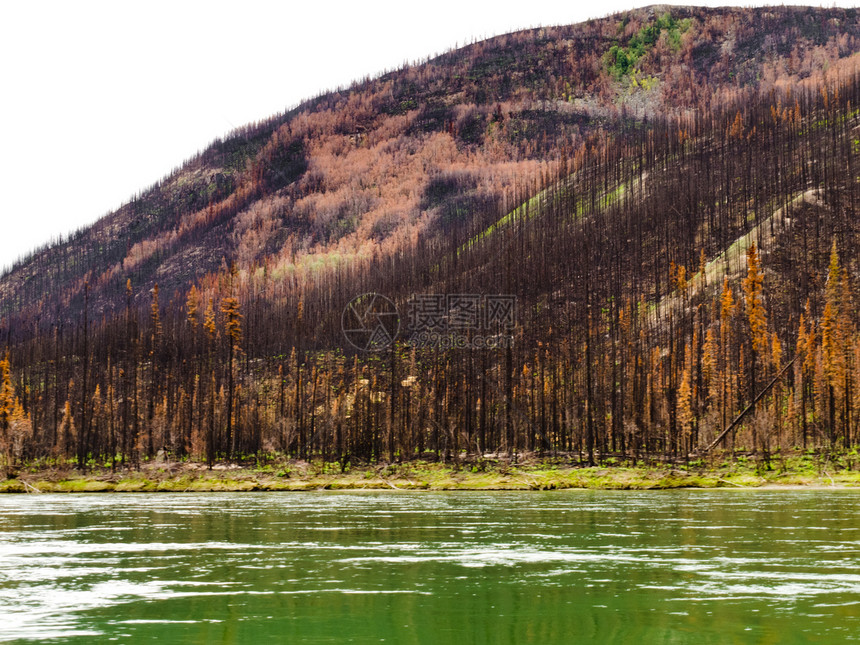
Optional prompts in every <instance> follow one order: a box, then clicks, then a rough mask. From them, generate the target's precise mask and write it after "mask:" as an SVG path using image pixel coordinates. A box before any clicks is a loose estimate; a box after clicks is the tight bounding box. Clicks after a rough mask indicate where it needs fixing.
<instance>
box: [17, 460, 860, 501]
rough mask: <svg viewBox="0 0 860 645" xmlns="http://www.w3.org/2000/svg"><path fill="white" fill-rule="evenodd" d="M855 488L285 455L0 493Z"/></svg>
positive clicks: (721, 471) (768, 473)
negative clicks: (290, 457)
mask: <svg viewBox="0 0 860 645" xmlns="http://www.w3.org/2000/svg"><path fill="white" fill-rule="evenodd" d="M852 487H857V488H860V456H858V454H857V453H856V451H852V452H850V453H841V454H834V453H829V454H824V453H815V452H812V451H805V452H799V451H798V452H792V453H784V454H775V455H770V456H767V457H763V456H761V455H758V456H755V455H746V454H735V455H731V454H728V453H726V454H722V455H719V454H717V455H713V456H711V457H710V458H709V459H708V460H697V461H689V462H679V463H672V462H666V461H661V460H649V461H645V460H629V459H628V460H618V459H614V458H608V459H606V460H604V461H603V462H602V463H601V464H599V465H597V466H582V465H578V463H577V462H576V460H575V459H571V458H566V459H559V458H546V457H539V456H537V455H529V456H520V457H519V458H518V459H517V460H515V461H512V460H509V459H507V458H482V459H477V460H470V461H460V462H451V461H449V462H435V461H411V462H404V463H392V464H363V465H353V464H349V463H347V464H340V463H322V462H306V461H299V460H288V459H271V460H267V461H265V462H264V461H261V460H254V459H251V460H248V461H246V462H221V463H216V464H214V465H213V467H212V468H211V469H210V468H208V467H207V465H206V464H204V463H199V462H189V461H170V460H167V459H164V458H160V459H155V460H150V461H146V462H144V463H143V464H141V465H140V468H136V469H132V468H120V467H117V468H116V469H115V470H112V469H111V468H110V467H109V465H106V466H104V467H99V466H94V467H92V468H90V469H89V471H88V472H86V473H84V472H81V471H78V470H76V469H75V468H74V464H73V463H70V462H69V463H48V462H36V463H32V464H30V465H27V466H21V467H19V468H18V469H16V470H15V471H13V472H9V473H7V478H6V479H5V480H3V481H0V493H23V494H38V493H108V492H117V493H120V492H127V493H134V492H180V493H181V492H247V491H270V492H276V491H317V490H429V491H456V490H461V491H518V490H522V491H525V490H562V489H577V488H578V489H593V490H667V489H678V488H708V489H712V488H734V489H741V488H747V489H754V488H852Z"/></svg>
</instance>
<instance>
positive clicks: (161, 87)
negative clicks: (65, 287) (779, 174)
mask: <svg viewBox="0 0 860 645" xmlns="http://www.w3.org/2000/svg"><path fill="white" fill-rule="evenodd" d="M694 2H695V0H692V1H691V2H690V4H692V3H694ZM695 3H696V4H709V5H712V6H718V5H721V4H726V3H725V2H704V1H699V2H695ZM647 4H652V3H650V2H641V1H640V2H634V1H632V0H626V1H617V0H609V1H604V2H590V3H589V2H581V1H578V0H564V1H558V0H555V1H549V0H526V1H525V2H523V1H522V0H517V1H516V2H510V1H508V0H498V1H495V2H481V3H480V4H472V3H468V2H466V1H464V0H459V1H457V0H437V1H435V2H431V3H428V2H415V3H408V2H403V1H402V0H395V1H390V0H353V1H352V2H345V3H340V2H326V1H316V2H314V1H313V0H300V1H299V2H296V1H295V0H293V1H292V2H262V1H259V0H238V1H234V2H230V3H226V2H221V1H219V0H209V1H194V2H180V1H177V0H174V1H173V2H162V1H155V2H153V1H147V2H126V1H121V2H117V1H115V0H114V1H113V2H93V1H86V0H76V1H75V2H68V1H61V2H35V1H34V2H30V1H16V2H14V3H13V2H10V3H5V4H4V5H3V6H2V8H0V191H2V198H0V268H2V267H5V266H8V265H9V264H11V263H12V262H13V261H14V260H15V259H16V258H18V257H19V256H21V255H23V254H26V253H27V252H28V251H30V250H31V249H32V248H34V247H35V246H37V245H39V244H42V243H44V242H46V241H48V240H49V239H51V238H52V237H54V236H56V235H58V234H60V233H63V234H65V233H68V232H69V231H71V230H74V229H76V228H79V227H80V226H83V225H86V224H88V223H91V222H93V221H95V220H96V219H98V218H99V217H101V216H102V215H104V214H105V213H107V212H108V211H110V210H112V209H114V208H116V207H117V206H119V205H121V204H122V203H124V202H125V201H127V200H128V199H129V198H130V197H131V196H132V195H133V194H134V193H136V192H137V191H139V190H140V189H143V188H145V187H147V186H149V185H151V184H152V183H154V182H155V181H157V180H158V179H160V178H161V177H163V176H164V175H166V174H167V173H169V172H170V171H171V170H172V169H173V168H174V167H176V166H178V165H180V164H181V163H182V162H183V161H184V160H185V159H187V158H188V157H190V156H192V155H194V154H195V152H197V151H198V150H200V149H202V148H205V147H206V145H207V144H208V143H209V142H210V141H212V140H213V139H214V138H216V137H218V136H221V135H223V134H225V133H227V132H229V131H230V130H232V129H233V127H235V126H240V125H243V124H245V123H248V122H250V121H257V120H261V119H264V118H266V117H268V116H271V115H272V114H275V113H278V112H282V111H284V110H285V109H287V108H289V107H293V106H294V105H295V104H297V103H298V102H300V101H301V100H303V99H305V98H309V97H312V96H315V95H316V94H318V93H320V91H322V90H325V89H328V88H333V87H336V86H338V85H347V84H349V82H350V81H352V80H353V79H356V78H361V77H364V76H365V75H371V76H375V75H376V74H378V73H379V72H381V71H383V70H387V69H394V68H397V67H399V66H400V65H401V64H402V63H403V62H404V61H414V60H418V59H423V58H425V57H426V56H428V55H431V54H435V53H441V52H443V51H445V50H447V49H450V48H452V47H454V46H455V45H458V44H459V45H462V44H464V43H467V42H470V41H472V40H475V39H481V38H484V37H488V36H492V35H496V34H501V33H506V32H509V31H514V30H516V29H521V28H526V27H531V26H538V25H555V24H567V23H574V22H580V21H582V20H586V19H588V18H592V17H602V16H605V15H607V14H609V13H613V12H615V11H621V10H625V9H630V8H632V7H633V6H645V5H647ZM683 4H687V3H683ZM752 4H765V3H760V2H754V3H752ZM769 4H782V3H779V2H777V3H769ZM809 4H813V3H812V2H810V3H809ZM815 4H817V3H815ZM833 4H834V3H827V4H826V5H825V6H832V5H833ZM835 4H836V5H838V6H853V5H854V4H855V3H854V2H837V3H835Z"/></svg>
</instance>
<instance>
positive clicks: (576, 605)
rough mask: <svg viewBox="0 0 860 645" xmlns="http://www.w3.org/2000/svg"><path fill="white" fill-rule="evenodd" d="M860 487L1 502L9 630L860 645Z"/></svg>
mask: <svg viewBox="0 0 860 645" xmlns="http://www.w3.org/2000/svg"><path fill="white" fill-rule="evenodd" d="M858 502H860V491H727V490H719V491H673V492H642V493H637V492H586V491H567V492H553V493H438V494H436V493H395V492H390V493H389V492H385V493H285V494H274V493H267V494H254V493H247V494H238V493H231V494H223V495H221V494H204V495H193V494H188V495H178V494H170V495H159V494H143V495H103V496H102V495H81V496H77V495H30V496H4V497H2V498H0V640H3V641H21V642H26V641H32V640H36V639H38V640H49V639H56V642H75V643H78V642H79V643H90V642H93V640H98V641H105V642H106V641H120V642H140V641H147V640H155V639H157V640H159V641H160V642H176V643H213V642H215V643H251V642H258V641H261V640H262V639H267V640H269V641H273V642H309V643H344V642H353V643H379V642H383V641H385V642H390V643H457V645H463V644H465V643H570V642H577V643H589V642H593V643H611V642H631V641H640V642H642V643H656V642H660V643H726V642H774V643H777V642H778V643H806V642H853V641H857V640H860V504H858Z"/></svg>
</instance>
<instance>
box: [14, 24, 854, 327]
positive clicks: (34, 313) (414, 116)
mask: <svg viewBox="0 0 860 645" xmlns="http://www.w3.org/2000/svg"><path fill="white" fill-rule="evenodd" d="M858 37H860V32H858V21H857V16H856V12H855V11H854V10H838V9H833V10H820V9H803V8H770V9H756V10H742V9H704V8H677V7H676V8H671V9H669V8H666V7H651V8H646V9H642V10H637V11H632V12H629V13H626V14H620V15H616V16H611V17H608V18H605V19H602V20H593V21H589V22H587V23H583V24H578V25H571V26H565V27H554V28H546V29H534V30H528V31H523V32H517V33H513V34H509V35H505V36H500V37H497V38H493V39H490V40H488V41H483V42H479V43H475V44H473V45H470V46H468V47H465V48H463V49H459V50H456V51H451V52H448V53H446V54H444V55H442V56H440V57H438V58H436V59H433V60H429V61H426V62H424V63H422V64H420V65H415V66H410V67H407V68H404V69H401V70H397V71H395V72H392V73H389V74H386V75H383V76H381V77H380V78H377V79H373V80H365V81H363V82H360V83H356V84H355V85H354V86H353V87H351V88H349V89H346V90H342V91H337V92H333V93H330V94H326V95H323V96H320V97H318V98H316V99H314V100H312V101H309V102H307V103H305V104H303V105H301V106H299V107H297V108H296V109H294V110H292V111H290V112H288V113H285V114H283V115H279V116H276V117H273V118H271V119H269V120H268V121H266V122H264V123H261V124H255V125H251V126H248V127H245V128H242V129H240V130H238V131H236V132H234V133H232V134H231V135H230V136H228V137H226V138H225V139H223V140H217V141H215V142H214V143H213V144H212V146H210V148H208V149H207V150H205V151H203V152H202V153H200V154H199V155H198V156H197V157H196V158H194V159H192V160H190V161H189V162H188V163H186V164H185V165H184V166H183V167H182V168H179V169H177V170H175V171H174V172H173V173H171V174H170V175H169V176H168V177H166V178H165V179H164V180H163V181H162V182H160V183H159V184H157V185H156V186H153V187H152V188H150V189H149V190H146V191H144V192H142V193H141V194H140V195H138V196H136V197H135V198H133V199H132V200H131V201H130V202H129V203H128V204H126V205H125V206H124V207H122V208H121V209H119V210H118V211H117V212H115V213H112V214H111V215H109V216H107V217H106V218H104V219H103V220H101V221H99V222H98V223H97V224H95V225H94V226H92V227H90V228H87V229H84V230H81V231H79V232H77V233H76V234H74V235H72V236H70V237H69V238H68V239H66V240H63V241H61V242H58V243H55V244H52V245H50V246H48V247H46V248H43V249H41V250H39V251H37V252H35V253H34V254H32V255H31V256H29V257H27V258H25V259H23V260H22V261H20V262H19V263H17V264H16V266H14V267H13V268H12V269H11V270H10V271H8V272H7V273H6V274H5V275H4V276H3V278H2V279H0V315H4V316H10V318H11V320H10V323H11V324H12V325H13V327H18V325H17V324H15V323H14V319H16V318H17V319H19V320H22V321H23V320H26V319H29V318H32V317H38V318H39V319H40V320H43V321H46V322H64V323H66V324H69V323H72V322H74V321H75V319H76V316H77V315H78V314H79V313H80V311H81V309H82V305H83V289H84V284H85V283H87V284H88V286H89V292H90V299H91V302H90V306H91V307H92V308H93V311H96V312H109V311H113V312H116V311H117V310H119V309H122V308H123V307H124V306H125V288H126V282H127V280H128V279H131V281H132V286H133V292H134V300H135V303H136V305H137V306H141V307H145V306H146V300H147V294H148V293H149V291H150V289H152V287H153V286H154V285H155V284H156V283H157V284H159V285H160V287H161V289H162V292H164V293H166V294H174V292H181V293H184V292H185V291H186V290H187V289H188V287H189V286H190V285H191V284H192V283H193V282H195V281H197V280H200V279H203V278H204V276H207V275H215V274H217V273H219V272H220V271H223V270H224V268H225V267H226V266H227V265H229V264H230V263H231V262H232V261H236V262H237V263H238V264H239V266H240V267H241V268H242V269H244V270H250V269H251V268H252V267H255V266H256V267H259V266H266V267H267V268H268V270H269V271H271V272H273V273H275V274H278V275H283V274H284V273H286V272H289V271H291V270H293V269H294V268H295V267H303V266H315V265H318V264H320V263H325V262H328V263H332V262H339V261H342V260H348V261H349V260H352V259H366V258H368V257H370V256H371V255H372V254H373V253H374V252H376V251H377V250H378V251H380V252H385V253H388V252H392V251H393V250H396V249H397V248H399V247H400V246H401V245H402V244H403V243H404V241H405V240H409V239H410V238H412V237H414V236H415V235H447V234H448V231H449V229H450V228H451V227H454V228H456V227H459V226H464V225H467V224H468V222H469V220H470V218H471V217H473V216H474V214H475V213H477V212H481V211H483V210H485V209H486V208H487V207H488V206H491V205H495V206H498V205H500V204H501V201H502V200H503V199H504V198H505V197H504V196H505V195H508V194H510V193H511V191H513V190H515V189H516V187H520V186H527V185H530V184H531V183H533V182H535V181H540V180H541V176H542V175H545V174H546V173H547V172H552V170H550V169H551V168H552V167H553V164H557V163H558V161H559V159H560V157H561V150H562V149H564V148H567V149H569V150H575V149H578V148H581V147H582V146H583V145H584V144H585V142H586V141H587V140H588V139H589V137H590V136H592V135H593V134H594V133H603V134H612V133H616V132H618V131H619V130H620V129H622V128H624V127H626V126H625V124H626V123H628V122H630V121H643V120H645V119H649V118H650V119H653V118H655V117H657V116H660V115H669V114H682V113H684V112H685V111H688V110H708V109H710V108H711V106H719V105H722V104H724V103H725V102H726V101H731V100H733V97H734V96H735V95H736V94H737V93H738V92H740V91H742V90H744V88H749V87H757V88H768V87H781V86H787V85H791V84H793V83H796V82H798V81H801V80H803V79H808V78H809V77H811V76H815V75H818V74H820V73H821V72H822V70H824V69H827V68H828V67H832V66H834V65H837V64H838V63H839V62H840V61H841V60H843V59H845V58H846V57H848V56H850V55H851V54H853V53H854V52H855V51H857V42H858V40H857V39H858ZM94 181H95V180H94ZM15 314H21V315H20V316H16V315H15Z"/></svg>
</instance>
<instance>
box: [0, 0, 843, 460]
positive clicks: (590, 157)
mask: <svg viewBox="0 0 860 645" xmlns="http://www.w3.org/2000/svg"><path fill="white" fill-rule="evenodd" d="M857 28H858V25H857V15H856V12H853V11H845V10H835V9H834V10H807V9H767V10H764V9H762V10H735V9H720V10H700V9H675V8H673V9H672V10H671V13H668V12H667V11H665V10H664V9H663V8H653V9H648V10H642V11H637V12H633V13H631V14H624V15H619V16H614V17H610V18H607V19H605V20H601V21H592V22H589V23H585V24H583V25H575V26H572V27H563V28H557V29H547V30H533V31H529V32H521V33H518V34H512V35H509V36H503V37H500V38H496V39H493V40H491V41H487V42H485V43H477V44H475V45H472V46H470V47H467V48H465V49H463V50H458V51H456V52H451V53H449V54H446V55H444V56H442V57H440V58H438V59H436V60H434V61H430V62H428V63H425V64H423V65H421V66H417V67H413V68H409V69H404V70H400V71H399V72H395V73H393V74H390V75H388V76H385V77H382V78H380V79H376V80H373V81H366V82H364V83H362V84H359V85H356V86H355V87H354V88H352V89H351V90H349V91H344V92H341V93H335V94H331V95H326V96H324V97H321V98H319V99H318V100H316V101H314V102H312V103H309V104H307V105H305V106H302V107H301V108H298V109H297V110H295V111H294V112H293V113H290V114H288V115H284V116H282V117H278V118H275V119H272V120H271V121H269V122H267V123H264V124H259V125H256V126H253V127H249V128H247V129H246V130H245V131H243V132H242V133H239V134H237V135H236V136H233V137H232V138H230V139H228V140H226V141H223V142H218V143H217V144H216V145H214V146H213V147H212V148H210V149H209V150H207V151H206V152H204V153H202V154H201V155H200V156H199V157H198V158H196V159H194V160H193V161H191V162H189V163H188V164H187V165H186V166H185V167H183V168H182V169H180V170H178V171H177V172H176V173H174V174H173V175H172V176H171V177H169V178H168V179H166V180H165V181H164V182H162V183H161V184H160V185H159V186H156V187H154V188H153V189H152V190H150V191H148V192H147V193H145V194H144V195H142V196H141V197H140V198H139V199H137V200H135V201H134V202H132V203H131V204H129V205H128V206H126V207H124V208H123V209H120V211H118V212H117V213H114V214H112V215H111V216H109V217H108V218H106V219H105V220H102V221H101V222H100V223H99V224H97V225H96V226H95V227H93V228H91V229H88V230H86V231H83V232H81V233H80V234H79V235H77V236H75V237H74V238H73V239H71V240H69V241H67V242H65V243H63V244H62V245H58V246H56V247H52V248H49V249H44V250H43V251H40V252H38V253H37V254H35V255H34V256H33V257H32V258H30V259H29V260H27V261H25V262H23V263H22V264H21V265H19V266H18V267H16V268H15V269H13V270H12V271H11V272H10V273H8V274H7V275H6V276H5V277H4V279H3V281H2V283H0V288H1V289H2V291H0V293H2V307H3V313H4V319H3V325H4V329H3V332H4V337H5V339H6V343H7V347H8V348H9V356H8V359H7V360H5V361H2V362H0V453H2V456H3V459H5V462H6V463H7V465H8V464H9V463H13V462H16V461H19V460H21V459H24V458H34V457H47V456H51V458H58V459H61V460H63V459H71V460H73V462H74V463H76V464H77V465H78V466H79V467H81V468H84V467H86V466H87V464H94V463H96V462H101V463H109V464H110V465H111V466H112V467H116V465H117V459H119V460H120V461H121V463H123V464H128V463H131V464H138V463H139V462H140V461H141V460H144V459H148V458H151V457H153V456H154V455H156V454H158V452H159V451H160V450H162V451H167V452H169V453H171V454H174V455H176V456H181V457H190V458H196V459H206V460H207V461H208V462H209V463H210V465H211V464H212V463H213V462H214V460H216V459H221V458H227V459H236V458H241V457H243V456H251V455H254V456H255V458H257V459H263V458H266V456H267V455H269V456H271V455H275V454H278V455H286V456H289V457H296V458H301V459H319V460H321V461H322V462H329V461H332V460H338V461H339V462H340V467H341V468H343V469H346V468H347V467H348V464H349V463H351V462H368V461H395V460H404V459H427V458H431V459H461V458H469V459H475V460H478V461H480V460H481V459H483V458H484V457H485V456H488V455H489V456H493V457H499V456H501V455H507V456H508V457H509V458H513V457H515V455H517V454H518V453H519V452H522V451H526V452H539V453H547V452H549V453H552V454H554V455H562V456H564V457H568V458H572V459H578V460H583V461H588V462H589V463H595V462H596V461H597V460H598V459H610V458H612V459H616V458H624V459H644V458H649V457H654V456H658V455H659V456H661V457H663V458H666V457H669V458H676V459H686V458H690V457H691V456H693V455H697V454H701V453H702V452H706V451H708V450H710V449H711V448H712V447H714V446H716V445H720V446H722V447H731V448H735V447H738V448H741V449H743V450H744V451H745V452H750V453H752V454H756V455H764V456H765V460H766V461H767V459H769V455H771V454H772V453H773V452H774V451H779V450H784V449H787V448H791V447H795V446H802V447H804V448H806V447H810V446H811V447H817V448H819V449H822V450H835V451H838V450H851V449H852V448H853V447H854V446H856V444H857V441H858V438H860V333H858V329H860V317H858V313H857V312H858V308H857V307H856V297H855V290H856V286H857V283H858V279H857V276H858V275H860V253H858V249H860V228H858V226H857V217H856V214H857V211H858V204H860V168H858V166H857V156H858V152H860V109H858V107H857V106H858V105H860V76H858V74H857V71H856V63H857V60H858V58H857V55H856V54H855V51H856V49H857V47H856V44H857V40H856V38H857V36H856V33H855V32H856V31H857ZM766 34H771V35H770V36H768V35H766ZM361 294H381V295H384V296H385V297H386V298H380V297H377V296H374V295H368V296H367V297H359V298H358V299H355V298H356V296H360V295H361ZM392 321H394V322H396V323H398V325H395V324H393V322H392ZM362 334H364V336H362ZM362 339H363V340H362ZM367 349H372V350H380V351H364V350H367ZM733 419H735V422H734V423H733Z"/></svg>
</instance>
